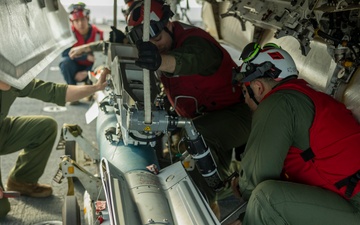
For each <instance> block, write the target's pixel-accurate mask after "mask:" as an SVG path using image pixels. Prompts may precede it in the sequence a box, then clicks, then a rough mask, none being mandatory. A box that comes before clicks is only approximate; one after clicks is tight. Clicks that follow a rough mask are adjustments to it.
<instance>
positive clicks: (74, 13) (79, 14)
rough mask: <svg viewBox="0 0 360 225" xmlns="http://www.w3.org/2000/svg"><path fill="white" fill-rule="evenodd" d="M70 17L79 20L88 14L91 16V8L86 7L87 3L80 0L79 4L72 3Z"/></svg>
mask: <svg viewBox="0 0 360 225" xmlns="http://www.w3.org/2000/svg"><path fill="white" fill-rule="evenodd" d="M68 10H69V14H70V15H69V19H70V20H71V21H73V20H77V19H80V18H83V17H86V16H89V14H90V10H89V9H87V8H86V5H85V3H83V2H79V3H77V4H71V5H70V6H69V8H68Z"/></svg>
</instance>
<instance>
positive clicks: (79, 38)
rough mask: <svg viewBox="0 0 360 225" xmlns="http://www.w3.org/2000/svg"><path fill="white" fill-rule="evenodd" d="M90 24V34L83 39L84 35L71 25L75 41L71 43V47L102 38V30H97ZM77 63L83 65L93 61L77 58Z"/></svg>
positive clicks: (90, 63) (89, 64)
mask: <svg viewBox="0 0 360 225" xmlns="http://www.w3.org/2000/svg"><path fill="white" fill-rule="evenodd" d="M90 26H91V34H90V37H89V38H88V39H87V40H86V41H85V40H84V37H83V36H82V35H81V34H80V33H79V31H77V30H76V29H75V28H74V26H71V29H72V31H73V32H74V34H75V37H76V40H77V42H76V43H75V44H74V45H73V47H76V46H80V45H84V44H88V43H91V42H95V41H100V40H104V34H103V31H102V30H99V29H98V28H97V27H96V26H95V25H90ZM77 63H78V64H80V65H83V66H91V65H92V64H93V63H94V62H90V61H88V60H78V61H77Z"/></svg>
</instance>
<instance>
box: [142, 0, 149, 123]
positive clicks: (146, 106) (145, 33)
mask: <svg viewBox="0 0 360 225" xmlns="http://www.w3.org/2000/svg"><path fill="white" fill-rule="evenodd" d="M150 6H151V0H144V24H143V29H144V30H143V41H144V42H145V41H149V30H150ZM143 80H144V110H145V123H146V124H151V102H150V101H151V92H150V71H149V70H147V69H143Z"/></svg>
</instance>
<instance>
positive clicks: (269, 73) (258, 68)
mask: <svg viewBox="0 0 360 225" xmlns="http://www.w3.org/2000/svg"><path fill="white" fill-rule="evenodd" d="M243 66H245V68H242V67H243ZM280 73H281V70H280V69H279V68H277V67H276V66H275V65H274V64H272V63H271V62H268V61H266V62H263V63H261V64H259V65H256V64H253V63H249V62H248V63H243V64H242V65H241V67H238V68H233V76H232V82H233V84H234V85H235V84H239V83H247V82H250V81H253V80H255V79H256V78H260V77H271V78H273V79H276V78H278V77H279V75H280Z"/></svg>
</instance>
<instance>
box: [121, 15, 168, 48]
mask: <svg viewBox="0 0 360 225" xmlns="http://www.w3.org/2000/svg"><path fill="white" fill-rule="evenodd" d="M167 22H168V20H160V21H150V28H149V38H154V37H156V36H158V35H159V34H160V33H161V31H162V30H163V29H164V27H165V25H166V23H167ZM143 26H144V25H143V24H140V25H137V26H135V27H133V28H132V29H131V30H130V31H127V32H128V33H127V36H128V39H129V40H130V41H131V42H132V43H134V44H135V43H136V42H137V41H138V40H142V39H143V30H144V29H143ZM126 29H127V30H128V27H127V28H126Z"/></svg>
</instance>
